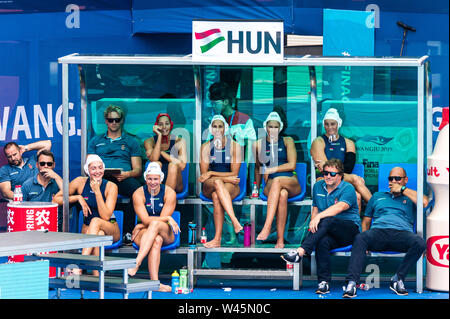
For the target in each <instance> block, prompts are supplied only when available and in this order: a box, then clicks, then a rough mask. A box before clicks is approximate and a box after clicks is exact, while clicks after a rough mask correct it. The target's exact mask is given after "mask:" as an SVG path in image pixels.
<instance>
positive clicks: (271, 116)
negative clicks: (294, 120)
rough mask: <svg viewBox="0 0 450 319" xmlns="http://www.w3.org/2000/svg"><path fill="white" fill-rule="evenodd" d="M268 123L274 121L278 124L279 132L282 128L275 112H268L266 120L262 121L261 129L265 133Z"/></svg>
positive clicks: (278, 116) (281, 122)
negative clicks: (262, 128)
mask: <svg viewBox="0 0 450 319" xmlns="http://www.w3.org/2000/svg"><path fill="white" fill-rule="evenodd" d="M270 121H276V122H278V123H280V132H281V131H282V130H283V126H284V125H283V121H282V120H281V117H280V115H279V114H278V113H277V112H270V113H269V115H268V116H267V118H266V120H265V121H264V123H263V127H264V130H265V131H266V132H267V128H266V125H267V123H268V122H270Z"/></svg>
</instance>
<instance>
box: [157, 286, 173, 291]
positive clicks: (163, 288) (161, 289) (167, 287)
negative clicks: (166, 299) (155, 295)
mask: <svg viewBox="0 0 450 319" xmlns="http://www.w3.org/2000/svg"><path fill="white" fill-rule="evenodd" d="M157 291H161V292H171V291H172V287H170V286H167V285H163V284H159V289H158V290H157Z"/></svg>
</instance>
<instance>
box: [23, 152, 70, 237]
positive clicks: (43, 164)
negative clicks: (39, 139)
mask: <svg viewBox="0 0 450 319" xmlns="http://www.w3.org/2000/svg"><path fill="white" fill-rule="evenodd" d="M36 167H37V171H36V172H35V174H34V176H32V177H30V178H28V179H27V180H26V181H25V182H24V183H23V185H22V193H23V200H24V201H33V202H52V201H53V196H54V195H55V194H56V193H58V192H59V191H60V190H61V189H62V185H63V180H62V178H61V176H59V175H58V174H56V172H55V171H54V169H55V156H54V155H53V153H52V152H50V151H47V150H43V151H41V152H40V153H39V154H38V156H37V163H36ZM62 222H63V212H62V206H58V231H61V230H62Z"/></svg>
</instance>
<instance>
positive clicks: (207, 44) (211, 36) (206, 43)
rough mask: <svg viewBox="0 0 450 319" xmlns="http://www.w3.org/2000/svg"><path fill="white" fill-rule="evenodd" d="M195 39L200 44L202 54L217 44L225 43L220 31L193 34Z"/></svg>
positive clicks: (211, 30)
mask: <svg viewBox="0 0 450 319" xmlns="http://www.w3.org/2000/svg"><path fill="white" fill-rule="evenodd" d="M195 39H196V40H198V41H199V43H200V49H201V51H202V53H205V52H207V51H209V50H211V49H212V48H213V47H214V46H216V45H217V44H218V43H220V42H222V41H225V38H224V36H223V35H222V33H221V32H220V29H210V30H207V31H204V32H195Z"/></svg>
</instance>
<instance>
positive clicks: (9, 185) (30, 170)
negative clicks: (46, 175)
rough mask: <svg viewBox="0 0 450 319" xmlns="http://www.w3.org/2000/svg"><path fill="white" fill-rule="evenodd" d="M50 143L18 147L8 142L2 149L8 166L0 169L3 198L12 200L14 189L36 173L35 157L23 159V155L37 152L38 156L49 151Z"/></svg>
mask: <svg viewBox="0 0 450 319" xmlns="http://www.w3.org/2000/svg"><path fill="white" fill-rule="evenodd" d="M51 147H52V142H51V141H50V140H45V141H38V142H34V143H30V144H28V145H18V144H17V143H15V142H9V143H7V144H6V145H5V147H4V148H3V152H4V153H5V156H6V159H7V160H8V164H6V165H4V166H2V167H1V168H0V192H1V194H2V196H3V198H6V199H11V200H12V199H13V198H14V193H13V191H14V188H15V186H16V185H23V183H24V182H25V181H26V180H27V179H28V178H30V177H32V176H34V175H35V174H36V172H37V167H36V157H35V156H31V157H23V153H25V152H28V151H37V154H39V153H40V152H41V151H43V150H48V151H49V150H50V149H51Z"/></svg>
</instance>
